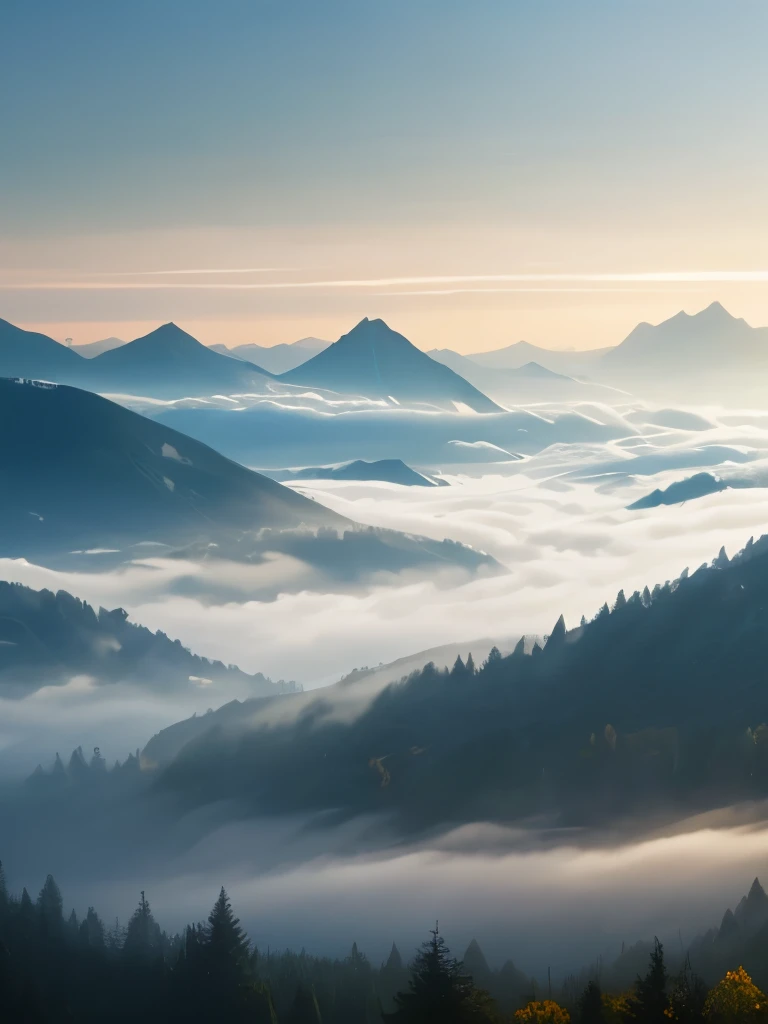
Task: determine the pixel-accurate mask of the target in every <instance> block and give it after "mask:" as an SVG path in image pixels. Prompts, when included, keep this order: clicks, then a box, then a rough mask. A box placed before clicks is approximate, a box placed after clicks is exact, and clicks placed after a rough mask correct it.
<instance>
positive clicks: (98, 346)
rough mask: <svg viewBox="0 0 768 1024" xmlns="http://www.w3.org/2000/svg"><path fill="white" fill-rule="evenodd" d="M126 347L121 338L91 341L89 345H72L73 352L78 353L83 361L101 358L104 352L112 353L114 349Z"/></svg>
mask: <svg viewBox="0 0 768 1024" xmlns="http://www.w3.org/2000/svg"><path fill="white" fill-rule="evenodd" d="M121 345H125V342H124V341H123V340H122V339H121V338H103V339H102V340H101V341H91V342H88V344H87V345H70V348H71V349H72V351H73V352H77V354H78V355H79V356H82V357H83V359H93V357H94V356H100V355H101V353H102V352H111V350H112V349H113V348H120V346H121Z"/></svg>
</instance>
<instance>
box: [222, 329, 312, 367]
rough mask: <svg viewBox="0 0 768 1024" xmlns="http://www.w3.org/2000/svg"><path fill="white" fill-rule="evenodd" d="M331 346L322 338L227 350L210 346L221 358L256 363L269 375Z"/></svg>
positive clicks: (296, 364) (236, 347) (295, 364)
mask: <svg viewBox="0 0 768 1024" xmlns="http://www.w3.org/2000/svg"><path fill="white" fill-rule="evenodd" d="M330 344H331V342H330V341H323V340H322V338H300V339H299V340H298V341H294V342H291V343H290V344H280V345H271V346H267V345H255V344H249V345H236V346H234V348H227V347H226V345H211V348H212V349H213V350H214V352H219V353H220V354H221V355H223V356H233V357H234V358H235V359H245V360H246V361H247V362H249V363H256V364H257V365H258V366H260V367H263V368H264V369H265V370H268V371H269V372H270V373H286V372H287V371H288V370H292V369H294V367H296V366H300V365H301V364H302V363H305V362H306V361H307V360H308V359H311V358H312V356H316V355H317V354H318V353H319V352H323V351H325V349H326V348H328V346H329V345H330Z"/></svg>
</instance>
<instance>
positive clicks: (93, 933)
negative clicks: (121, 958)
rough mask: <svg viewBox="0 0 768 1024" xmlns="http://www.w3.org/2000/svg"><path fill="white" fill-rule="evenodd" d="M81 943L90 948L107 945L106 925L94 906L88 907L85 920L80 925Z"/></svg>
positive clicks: (102, 947)
mask: <svg viewBox="0 0 768 1024" xmlns="http://www.w3.org/2000/svg"><path fill="white" fill-rule="evenodd" d="M80 944H81V945H83V946H87V947H89V948H90V949H104V947H105V934H104V925H103V924H102V922H101V919H100V918H99V915H98V914H97V913H96V911H95V910H94V909H93V907H88V913H87V914H86V916H85V920H84V921H83V923H82V924H81V925H80Z"/></svg>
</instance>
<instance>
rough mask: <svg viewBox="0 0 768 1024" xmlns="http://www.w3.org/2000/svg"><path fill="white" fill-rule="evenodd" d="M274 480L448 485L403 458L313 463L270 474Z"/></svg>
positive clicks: (419, 485)
mask: <svg viewBox="0 0 768 1024" xmlns="http://www.w3.org/2000/svg"><path fill="white" fill-rule="evenodd" d="M270 475H271V476H272V477H273V478H274V479H275V480H280V481H289V480H377V481H381V482H384V483H391V484H400V485H401V486H402V487H440V486H447V482H446V481H445V480H440V481H435V480H432V479H431V478H429V477H427V476H424V474H422V473H417V472H416V470H415V469H411V467H410V466H407V465H406V464H405V463H404V462H403V461H402V459H379V460H378V461H376V462H366V461H365V460H364V459H355V460H354V461H353V462H344V463H341V464H339V465H337V466H314V467H308V468H306V469H287V470H283V471H281V472H279V473H271V474H270Z"/></svg>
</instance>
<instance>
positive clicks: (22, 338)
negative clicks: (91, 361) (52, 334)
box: [0, 320, 87, 382]
mask: <svg viewBox="0 0 768 1024" xmlns="http://www.w3.org/2000/svg"><path fill="white" fill-rule="evenodd" d="M86 365H87V364H86V363H85V362H84V361H83V359H82V358H81V356H79V355H78V354H77V353H76V352H74V351H72V349H68V348H66V346H64V345H60V344H59V343H58V342H57V341H54V340H53V338H49V337H48V336H47V335H45V334H37V333H36V332H34V331H24V330H22V328H21V327H15V326H14V325H13V324H10V323H8V321H7V320H0V377H36V378H38V379H40V380H56V381H62V382H69V381H72V382H74V381H75V380H77V379H79V376H80V374H81V373H82V372H83V371H84V368H85V366H86Z"/></svg>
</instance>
